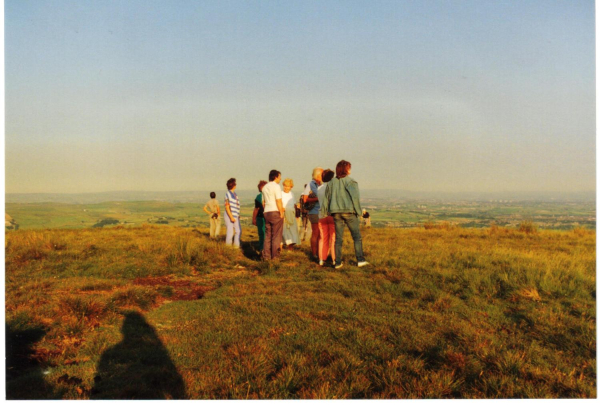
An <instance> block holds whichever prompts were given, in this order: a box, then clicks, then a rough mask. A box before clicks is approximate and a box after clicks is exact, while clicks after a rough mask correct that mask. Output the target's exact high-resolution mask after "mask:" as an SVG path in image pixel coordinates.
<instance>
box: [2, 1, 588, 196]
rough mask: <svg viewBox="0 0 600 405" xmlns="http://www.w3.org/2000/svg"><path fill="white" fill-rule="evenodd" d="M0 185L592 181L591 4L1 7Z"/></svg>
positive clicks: (472, 187)
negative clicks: (1, 154)
mask: <svg viewBox="0 0 600 405" xmlns="http://www.w3.org/2000/svg"><path fill="white" fill-rule="evenodd" d="M4 12H5V14H4V17H5V20H4V24H5V45H4V46H5V190H6V192H7V193H80V192H102V191H118V190H145V191H184V190H209V189H216V190H221V189H223V190H224V189H225V183H226V181H227V179H229V178H230V177H235V178H236V179H237V184H238V189H254V188H256V185H257V183H258V181H259V180H261V179H265V180H266V179H267V177H268V173H269V171H270V170H271V169H277V170H280V171H281V172H282V176H283V177H284V178H288V177H289V178H292V179H293V180H294V182H295V184H296V187H295V190H294V191H296V192H299V191H300V190H301V186H302V185H303V184H305V183H306V182H308V181H309V180H310V178H311V173H312V169H313V168H314V167H316V166H321V167H323V168H332V169H335V165H336V163H337V162H338V161H339V160H341V159H345V160H348V161H350V162H351V163H352V175H351V176H352V177H353V178H354V179H355V180H357V181H358V183H359V186H360V188H361V189H397V190H410V191H425V192H500V191H510V192H514V191H517V192H520V191H527V192H537V191H540V192H547V191H551V192H554V191H558V192H580V191H594V190H595V185H596V177H595V174H596V164H595V163H596V162H595V157H596V149H595V148H596V143H595V142H596V129H595V116H596V105H595V101H596V94H595V87H596V84H595V42H594V41H595V28H594V16H595V10H594V1H593V0H592V1H589V0H586V1H582V0H565V1H552V0H539V1H528V0H510V1H503V0H446V1H441V0H364V1H353V0H344V1H337V0H318V1H311V0H300V1H294V0H286V1H284V0H279V1H268V0H264V1H241V0H238V1H226V0H225V1H224V0H220V1H209V0H202V1H187V0H173V1H164V0H159V1H154V0H142V1H134V0H117V1H111V0H98V1H93V0H76V1H70V0H51V1H44V0H33V1H30V0H5V11H4Z"/></svg>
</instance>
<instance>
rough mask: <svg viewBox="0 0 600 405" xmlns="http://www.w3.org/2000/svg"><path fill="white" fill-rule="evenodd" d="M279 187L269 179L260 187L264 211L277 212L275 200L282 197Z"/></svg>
mask: <svg viewBox="0 0 600 405" xmlns="http://www.w3.org/2000/svg"><path fill="white" fill-rule="evenodd" d="M282 193H283V192H282V191H281V187H280V186H279V184H277V183H275V182H274V181H270V182H268V183H267V184H265V186H264V187H263V189H262V195H263V203H264V204H265V212H273V211H277V212H279V208H277V200H281V199H282V196H281V194H282Z"/></svg>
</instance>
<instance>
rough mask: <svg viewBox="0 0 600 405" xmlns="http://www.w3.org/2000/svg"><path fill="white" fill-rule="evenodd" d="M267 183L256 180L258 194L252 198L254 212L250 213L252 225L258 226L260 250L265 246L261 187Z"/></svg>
mask: <svg viewBox="0 0 600 405" xmlns="http://www.w3.org/2000/svg"><path fill="white" fill-rule="evenodd" d="M265 184H267V182H266V181H264V180H261V181H259V182H258V195H257V196H256V198H255V199H254V212H253V213H252V225H255V226H256V227H257V228H258V250H259V251H261V252H262V250H263V248H264V247H265V215H264V211H265V207H263V201H262V189H263V187H264V186H265Z"/></svg>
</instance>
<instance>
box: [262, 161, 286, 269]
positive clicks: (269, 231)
mask: <svg viewBox="0 0 600 405" xmlns="http://www.w3.org/2000/svg"><path fill="white" fill-rule="evenodd" d="M280 182H281V173H280V172H279V171H277V170H271V172H269V182H268V183H267V184H266V185H265V186H264V187H263V189H262V196H263V206H264V207H265V211H264V216H265V228H266V231H265V246H264V248H263V259H264V260H273V259H278V258H279V255H280V254H281V238H282V236H283V216H284V212H285V211H284V209H283V204H282V202H281V198H282V195H281V194H282V193H281V187H279V183H280Z"/></svg>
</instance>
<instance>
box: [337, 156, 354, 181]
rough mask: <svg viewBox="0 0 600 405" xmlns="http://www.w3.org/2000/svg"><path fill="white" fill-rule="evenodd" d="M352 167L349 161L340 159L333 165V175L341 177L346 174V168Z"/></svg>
mask: <svg viewBox="0 0 600 405" xmlns="http://www.w3.org/2000/svg"><path fill="white" fill-rule="evenodd" d="M351 167H352V164H351V163H350V162H346V161H345V160H340V161H339V162H338V164H337V165H336V166H335V176H336V177H337V178H338V179H343V178H344V177H346V176H347V175H348V169H350V168H351Z"/></svg>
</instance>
